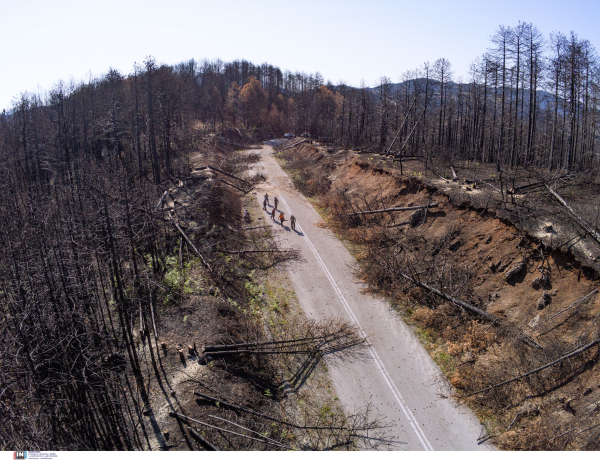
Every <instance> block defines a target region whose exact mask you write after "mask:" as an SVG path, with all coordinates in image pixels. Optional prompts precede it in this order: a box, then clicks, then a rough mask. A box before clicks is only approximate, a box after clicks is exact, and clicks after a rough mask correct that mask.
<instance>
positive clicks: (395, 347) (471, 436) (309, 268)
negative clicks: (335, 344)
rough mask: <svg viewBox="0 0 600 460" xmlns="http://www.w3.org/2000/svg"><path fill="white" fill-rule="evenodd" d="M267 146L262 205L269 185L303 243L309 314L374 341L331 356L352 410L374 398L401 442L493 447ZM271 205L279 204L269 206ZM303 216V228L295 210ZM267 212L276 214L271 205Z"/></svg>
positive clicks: (297, 284) (296, 275)
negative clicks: (347, 354)
mask: <svg viewBox="0 0 600 460" xmlns="http://www.w3.org/2000/svg"><path fill="white" fill-rule="evenodd" d="M272 152H273V148H272V147H271V146H269V145H267V146H265V147H264V148H263V149H262V150H261V151H260V153H261V162H260V163H259V164H258V165H255V166H254V168H255V169H257V170H260V169H261V168H264V170H263V171H261V172H263V174H264V175H265V177H266V178H267V180H266V182H265V183H264V184H263V185H262V186H261V187H259V188H258V193H257V199H258V200H259V204H260V206H261V208H262V202H263V197H264V193H265V191H266V192H268V193H269V197H270V200H269V201H270V203H271V206H272V205H273V197H274V196H277V197H278V198H279V206H278V209H280V210H282V211H283V212H284V214H285V218H286V220H287V222H285V223H284V226H283V227H282V226H281V225H280V224H279V223H278V222H277V223H272V224H271V225H272V226H273V228H274V234H275V236H276V238H277V239H278V240H280V241H281V242H282V244H283V245H284V246H288V247H289V246H294V247H297V248H299V249H300V251H301V254H302V260H301V261H300V262H295V263H293V264H291V265H290V267H289V275H290V278H291V280H292V283H293V286H294V289H295V291H296V295H297V297H298V299H299V301H300V305H301V307H302V308H303V310H304V311H305V313H306V315H307V316H308V317H312V318H315V319H318V320H325V319H330V318H341V319H344V320H347V321H350V322H352V323H354V324H356V325H357V326H358V328H359V330H360V333H361V334H362V335H363V336H365V337H367V339H368V342H369V344H370V346H369V347H368V348H367V350H366V352H365V353H363V356H362V357H360V358H355V359H336V358H335V357H330V358H328V359H327V365H328V370H329V374H330V378H331V381H332V383H333V386H334V388H335V391H336V394H337V396H338V397H339V400H340V402H341V403H342V405H343V406H344V407H345V409H346V410H347V411H352V410H353V409H355V408H360V407H364V406H366V405H367V404H369V403H370V404H371V405H372V407H373V409H374V411H375V412H377V413H378V414H379V416H380V417H383V418H384V421H385V423H386V424H388V425H389V427H388V428H386V429H385V430H386V433H385V434H386V435H387V436H391V437H394V438H395V440H396V442H395V443H394V444H392V445H391V447H390V446H388V448H392V449H398V450H409V451H416V450H491V449H492V447H491V446H490V445H487V444H479V443H478V438H479V437H480V436H482V435H483V434H484V433H485V431H484V430H483V427H482V425H481V424H480V423H479V422H478V420H477V419H476V417H475V416H474V415H473V413H472V412H471V410H470V409H469V408H467V407H466V406H464V405H462V404H458V403H457V402H456V401H455V400H453V399H452V398H451V397H448V396H447V395H448V394H449V393H451V390H450V385H449V383H448V382H447V381H446V379H445V378H444V377H443V375H442V374H441V371H440V369H439V368H438V366H437V365H436V364H435V363H434V362H433V361H432V359H431V358H430V357H429V355H428V354H427V352H426V351H425V350H424V349H423V347H422V345H421V344H420V342H419V340H418V339H417V338H416V337H415V336H414V334H413V333H412V331H411V330H410V329H409V327H408V326H407V325H406V324H405V323H404V322H403V321H402V320H401V319H400V318H399V316H398V314H397V313H395V312H394V311H393V310H392V309H391V307H390V305H389V303H387V302H386V301H384V300H382V299H379V298H376V297H373V296H370V295H368V294H364V293H362V292H361V291H362V289H363V287H364V286H363V285H362V284H361V283H360V282H359V280H358V279H357V278H356V277H355V276H354V274H353V270H354V268H355V267H356V261H355V260H354V259H353V257H352V256H351V255H350V253H349V252H348V250H347V249H346V248H345V247H344V245H343V244H342V243H341V242H340V240H338V239H337V238H336V237H335V236H334V235H333V233H332V232H331V231H330V230H328V229H326V228H322V226H319V225H318V224H320V223H323V220H322V219H321V217H320V216H319V214H318V213H317V212H316V211H315V209H314V208H313V207H312V205H311V204H310V203H309V202H308V201H307V199H306V198H305V197H304V196H303V195H302V194H301V193H299V192H298V191H297V190H295V189H294V187H293V185H292V182H291V180H290V179H289V177H288V176H287V175H286V173H285V172H284V171H283V170H282V169H281V167H280V166H279V164H278V163H277V161H276V160H275V158H274V157H273V155H272ZM268 209H269V211H270V210H271V209H272V207H269V208H268ZM290 214H294V215H295V217H296V218H297V224H296V230H297V231H296V232H294V231H292V230H291V229H290V226H289V225H290V223H289V217H290ZM264 215H265V220H266V221H267V222H269V221H270V220H271V218H270V216H269V215H268V214H267V213H264Z"/></svg>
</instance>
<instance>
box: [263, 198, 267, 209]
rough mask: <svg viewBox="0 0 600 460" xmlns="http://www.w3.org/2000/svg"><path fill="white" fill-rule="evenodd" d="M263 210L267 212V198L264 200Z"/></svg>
mask: <svg viewBox="0 0 600 460" xmlns="http://www.w3.org/2000/svg"><path fill="white" fill-rule="evenodd" d="M263 209H264V210H265V211H266V210H267V199H266V198H265V199H264V200H263Z"/></svg>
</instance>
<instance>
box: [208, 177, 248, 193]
mask: <svg viewBox="0 0 600 460" xmlns="http://www.w3.org/2000/svg"><path fill="white" fill-rule="evenodd" d="M217 179H218V180H219V181H220V182H223V183H224V184H227V185H229V186H230V187H233V188H235V189H237V190H239V191H240V192H243V193H244V195H245V194H246V193H248V192H249V191H251V190H252V189H253V188H254V187H250V188H249V189H248V190H244V189H243V188H241V187H238V186H237V185H233V184H232V183H231V182H227V181H226V180H225V179H221V178H220V177H218V178H217Z"/></svg>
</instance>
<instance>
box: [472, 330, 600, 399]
mask: <svg viewBox="0 0 600 460" xmlns="http://www.w3.org/2000/svg"><path fill="white" fill-rule="evenodd" d="M599 343H600V338H598V339H596V340H594V341H592V342H590V343H588V344H587V345H585V346H583V347H580V348H578V349H577V350H575V351H572V352H571V353H568V354H566V355H564V356H561V357H560V358H558V359H556V360H554V361H552V362H551V363H548V364H544V365H543V366H541V367H538V368H537V369H533V370H532V371H529V372H526V373H525V374H521V375H519V376H517V377H514V378H512V379H509V380H505V381H504V382H501V383H498V384H496V385H492V386H491V387H488V388H484V389H483V390H479V391H476V392H474V393H471V394H468V395H467V396H473V395H476V394H479V393H484V392H486V391H489V390H493V389H494V388H498V387H501V386H504V385H507V384H509V383H512V382H515V381H517V380H520V379H522V378H525V377H528V376H530V375H533V374H537V373H538V372H540V371H543V370H544V369H547V368H549V367H552V366H554V365H555V364H558V363H560V362H562V361H564V360H565V359H569V358H573V357H574V356H577V355H580V354H581V353H583V352H584V351H586V350H589V349H590V348H592V347H593V346H594V345H597V344H599Z"/></svg>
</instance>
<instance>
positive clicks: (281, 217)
mask: <svg viewBox="0 0 600 460" xmlns="http://www.w3.org/2000/svg"><path fill="white" fill-rule="evenodd" d="M279 220H280V221H281V226H282V227H283V223H284V222H285V217H284V215H283V213H282V212H280V213H279Z"/></svg>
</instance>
